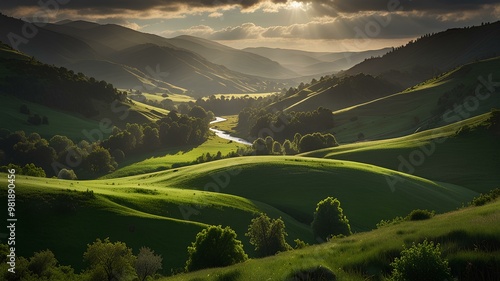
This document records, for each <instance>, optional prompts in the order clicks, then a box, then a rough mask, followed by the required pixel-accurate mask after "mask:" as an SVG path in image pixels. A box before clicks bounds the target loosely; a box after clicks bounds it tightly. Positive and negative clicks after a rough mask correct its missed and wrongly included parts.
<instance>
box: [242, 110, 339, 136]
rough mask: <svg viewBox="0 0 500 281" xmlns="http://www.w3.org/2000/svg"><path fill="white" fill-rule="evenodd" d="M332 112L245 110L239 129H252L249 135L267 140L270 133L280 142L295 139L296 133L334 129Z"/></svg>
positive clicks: (303, 133)
mask: <svg viewBox="0 0 500 281" xmlns="http://www.w3.org/2000/svg"><path fill="white" fill-rule="evenodd" d="M334 125H335V124H334V120H333V114H332V111H331V110H329V109H327V108H323V107H319V108H318V109H317V110H314V111H309V112H290V113H288V112H282V111H280V112H276V113H269V112H268V111H266V110H264V109H257V108H248V107H247V108H245V109H243V110H242V111H241V112H240V114H239V115H238V128H250V130H249V135H250V136H251V137H254V138H265V137H266V134H267V135H269V131H272V137H273V138H274V139H275V140H278V141H284V140H286V139H293V138H294V136H295V134H296V133H299V134H302V135H305V134H311V133H315V132H322V131H326V130H328V129H331V128H333V127H334Z"/></svg>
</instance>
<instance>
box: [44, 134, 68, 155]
mask: <svg viewBox="0 0 500 281" xmlns="http://www.w3.org/2000/svg"><path fill="white" fill-rule="evenodd" d="M49 145H50V147H52V148H53V149H54V150H55V151H56V153H57V154H59V153H61V152H63V151H65V150H67V149H68V148H70V147H72V146H73V145H74V143H73V141H72V140H70V139H69V138H68V137H66V136H61V135H55V136H53V137H52V138H51V139H50V140H49Z"/></svg>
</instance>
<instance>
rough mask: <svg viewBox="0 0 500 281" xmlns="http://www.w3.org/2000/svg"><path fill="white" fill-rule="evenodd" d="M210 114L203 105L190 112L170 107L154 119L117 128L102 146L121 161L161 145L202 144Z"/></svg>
mask: <svg viewBox="0 0 500 281" xmlns="http://www.w3.org/2000/svg"><path fill="white" fill-rule="evenodd" d="M210 118H211V117H210V116H209V115H208V113H207V112H205V110H204V109H203V108H201V107H194V108H192V109H191V111H190V112H189V115H179V114H177V112H175V111H171V112H170V113H169V114H168V115H167V116H166V117H164V118H162V119H160V120H158V121H157V122H155V123H148V124H143V125H139V124H127V125H126V127H125V128H124V129H123V130H120V129H118V128H114V130H113V132H112V134H111V136H110V137H109V138H108V139H107V140H105V141H103V142H102V146H103V147H105V148H106V149H108V150H109V151H111V153H112V155H113V156H114V157H115V159H117V161H118V162H120V161H121V160H123V159H124V157H126V156H127V155H129V154H133V153H138V152H146V151H154V150H156V149H158V148H160V147H169V146H181V145H186V144H199V143H202V142H204V141H205V140H206V139H207V138H208V136H209V132H210V130H209V127H208V125H209V120H210Z"/></svg>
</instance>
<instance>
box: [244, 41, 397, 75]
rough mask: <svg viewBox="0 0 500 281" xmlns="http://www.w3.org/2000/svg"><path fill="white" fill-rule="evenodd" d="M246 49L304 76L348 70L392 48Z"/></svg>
mask: <svg viewBox="0 0 500 281" xmlns="http://www.w3.org/2000/svg"><path fill="white" fill-rule="evenodd" d="M243 50H244V51H247V52H251V53H254V54H258V55H261V56H263V57H267V58H269V59H271V60H273V61H277V62H279V63H280V64H281V65H283V66H285V67H287V68H290V69H293V70H294V71H296V72H297V73H299V74H301V75H303V76H312V75H324V74H327V75H329V74H332V73H335V72H338V71H341V70H347V69H349V68H351V67H353V66H354V65H356V64H358V63H360V62H362V61H363V60H365V59H367V58H370V57H378V56H381V55H384V54H386V53H387V52H389V51H390V50H391V48H383V49H380V50H370V51H361V52H336V53H332V52H307V51H300V50H292V49H280V48H267V47H256V48H245V49H243Z"/></svg>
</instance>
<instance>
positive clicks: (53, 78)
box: [0, 44, 168, 139]
mask: <svg viewBox="0 0 500 281" xmlns="http://www.w3.org/2000/svg"><path fill="white" fill-rule="evenodd" d="M0 95H1V98H2V112H1V113H0V115H2V116H5V117H6V118H2V120H1V121H0V128H7V129H9V130H12V131H14V130H26V131H28V132H35V131H36V132H39V133H41V134H43V135H47V136H49V135H55V134H61V133H66V132H67V134H68V135H71V136H72V137H74V138H75V139H82V138H84V135H83V134H82V130H88V131H91V130H93V129H95V128H99V122H101V121H102V120H103V119H104V118H108V119H109V120H111V121H112V124H113V125H115V126H124V125H125V124H126V123H145V122H148V121H153V120H158V119H160V118H162V117H164V116H166V114H168V111H166V110H163V109H158V108H154V107H151V106H146V105H144V104H141V103H139V102H131V101H130V100H127V99H126V98H125V96H124V94H122V93H121V92H120V91H118V90H116V89H115V88H113V85H111V84H109V83H107V82H105V81H96V80H95V79H94V78H92V77H86V76H84V75H83V74H81V73H78V74H76V73H74V72H73V71H69V70H67V69H65V68H57V67H54V66H49V65H47V64H43V63H41V62H39V61H37V60H36V59H34V58H31V57H29V56H27V55H26V54H24V53H22V52H19V51H15V50H13V49H12V48H10V47H9V46H7V45H5V44H0ZM22 104H26V105H28V108H29V109H30V111H32V112H31V114H34V113H37V114H39V115H41V116H47V117H48V121H49V125H41V126H36V127H35V126H32V125H29V124H28V123H27V121H26V120H27V117H28V115H24V114H21V113H19V108H20V106H21V105H22Z"/></svg>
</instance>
